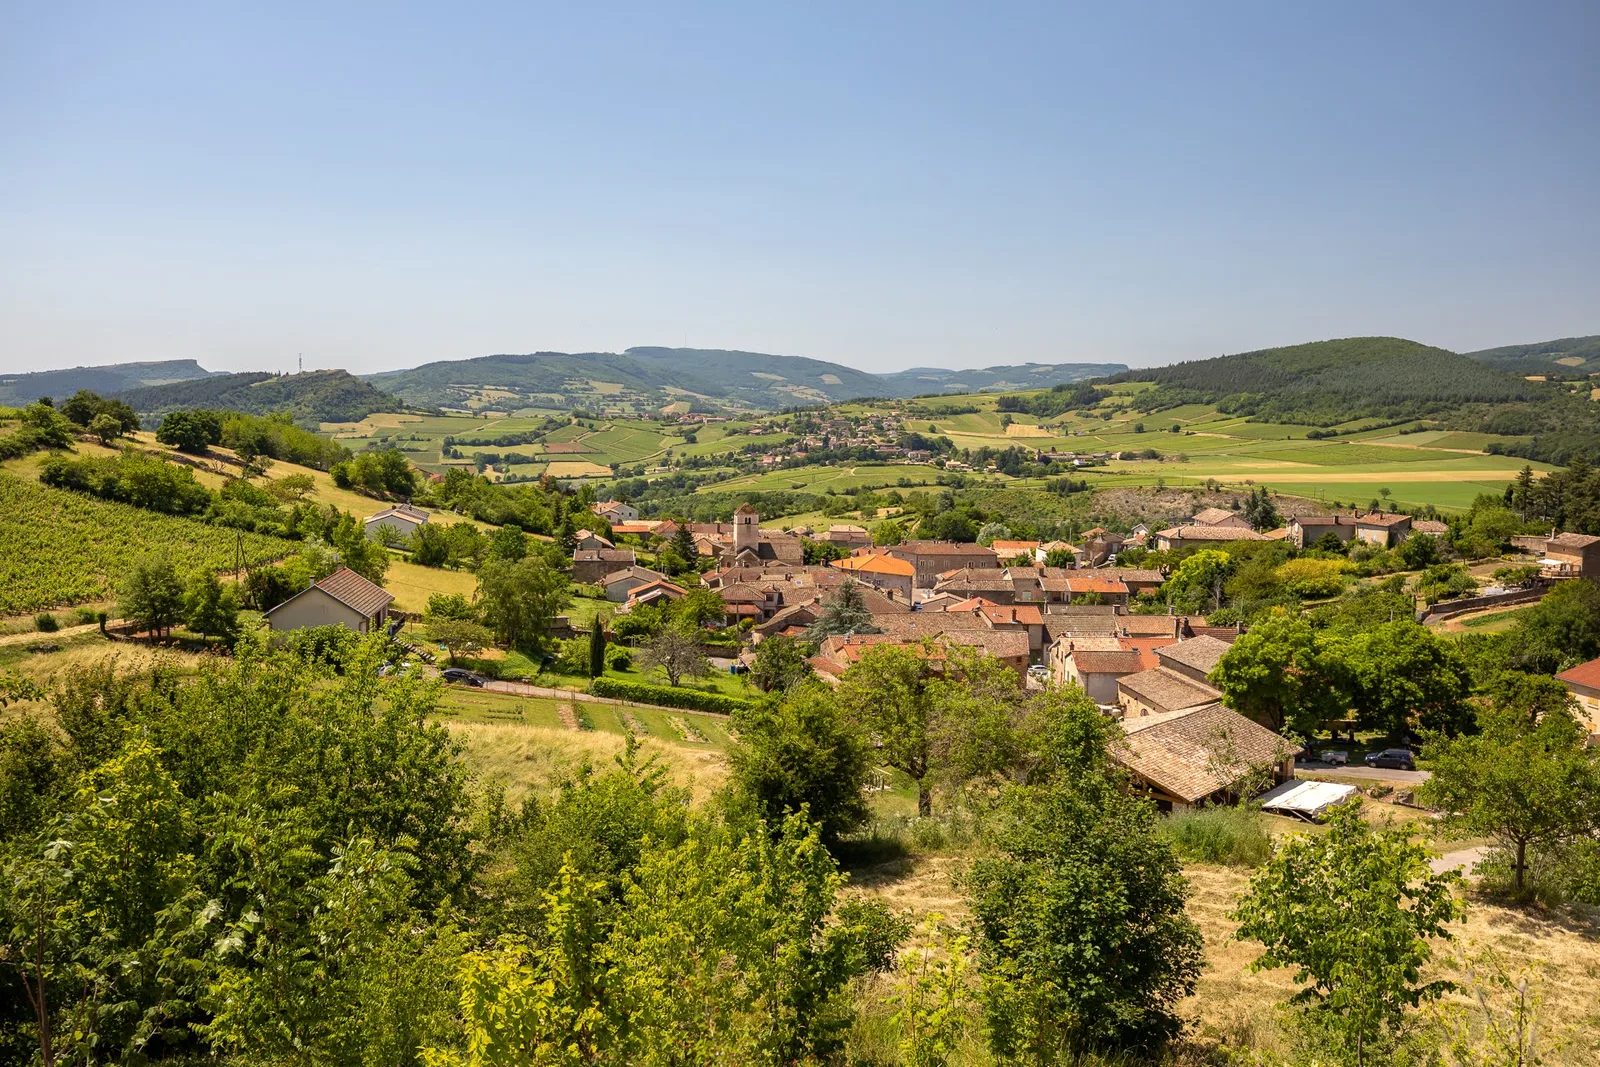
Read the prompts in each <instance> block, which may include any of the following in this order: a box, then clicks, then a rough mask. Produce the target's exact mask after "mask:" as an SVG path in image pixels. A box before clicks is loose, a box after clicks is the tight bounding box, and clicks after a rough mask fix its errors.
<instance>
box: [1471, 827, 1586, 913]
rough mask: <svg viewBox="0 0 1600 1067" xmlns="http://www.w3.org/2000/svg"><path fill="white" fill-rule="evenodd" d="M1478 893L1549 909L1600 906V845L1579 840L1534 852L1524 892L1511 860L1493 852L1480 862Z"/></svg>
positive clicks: (1509, 857) (1499, 852)
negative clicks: (1518, 882) (1519, 890)
mask: <svg viewBox="0 0 1600 1067" xmlns="http://www.w3.org/2000/svg"><path fill="white" fill-rule="evenodd" d="M1477 873H1478V874H1479V875H1481V876H1482V877H1481V879H1480V880H1479V882H1478V891H1479V892H1480V893H1482V894H1483V895H1485V896H1488V897H1491V898H1495V899H1499V900H1510V901H1522V902H1528V903H1536V904H1539V905H1541V906H1543V907H1546V908H1559V907H1565V906H1570V905H1583V906H1587V907H1596V906H1600V842H1596V841H1591V840H1587V839H1583V838H1580V839H1579V840H1577V841H1573V842H1571V843H1570V844H1566V845H1563V846H1561V847H1559V848H1554V849H1549V850H1542V851H1538V852H1534V853H1532V854H1531V856H1530V857H1529V869H1528V874H1527V877H1526V879H1525V884H1524V886H1523V888H1522V891H1521V892H1520V893H1519V892H1518V891H1517V888H1516V873H1515V871H1514V870H1513V868H1512V856H1511V854H1510V853H1509V852H1507V851H1506V850H1505V849H1500V848H1497V849H1493V850H1492V851H1490V852H1489V854H1488V855H1487V856H1485V857H1484V858H1483V860H1482V861H1481V862H1479V864H1478V866H1477Z"/></svg>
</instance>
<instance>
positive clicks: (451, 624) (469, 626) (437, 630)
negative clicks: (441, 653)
mask: <svg viewBox="0 0 1600 1067" xmlns="http://www.w3.org/2000/svg"><path fill="white" fill-rule="evenodd" d="M425 621H426V623H427V632H428V635H429V636H430V637H432V638H433V640H435V641H437V642H438V643H439V644H441V645H443V646H444V648H445V651H446V652H447V653H448V654H449V656H450V662H451V663H455V661H456V657H458V656H471V655H473V654H474V653H478V652H482V651H483V650H484V649H486V648H488V647H489V646H490V645H492V644H493V643H494V634H492V633H491V632H490V631H489V628H488V627H487V626H480V625H479V624H477V623H475V622H473V621H472V620H470V619H452V618H448V617H439V618H429V619H427V620H425Z"/></svg>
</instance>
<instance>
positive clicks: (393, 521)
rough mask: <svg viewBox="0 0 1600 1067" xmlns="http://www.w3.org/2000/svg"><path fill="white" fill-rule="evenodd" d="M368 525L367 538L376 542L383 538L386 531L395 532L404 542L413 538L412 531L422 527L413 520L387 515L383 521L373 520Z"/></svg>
mask: <svg viewBox="0 0 1600 1067" xmlns="http://www.w3.org/2000/svg"><path fill="white" fill-rule="evenodd" d="M366 525H367V536H368V537H371V538H373V539H374V540H376V539H377V538H379V537H382V536H383V531H384V530H393V531H394V532H395V533H397V534H399V535H400V537H401V539H402V540H404V539H406V538H409V537H410V536H411V531H412V530H415V529H416V528H417V527H418V526H421V525H422V523H420V522H417V521H415V520H413V519H407V518H404V517H402V516H400V515H385V516H384V517H383V518H381V519H373V520H371V521H370V522H368V523H367V524H366Z"/></svg>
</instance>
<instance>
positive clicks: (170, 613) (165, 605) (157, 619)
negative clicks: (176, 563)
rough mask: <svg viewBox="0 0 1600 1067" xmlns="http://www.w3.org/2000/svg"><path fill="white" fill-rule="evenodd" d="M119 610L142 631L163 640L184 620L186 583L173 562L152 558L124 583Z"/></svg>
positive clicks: (132, 573)
mask: <svg viewBox="0 0 1600 1067" xmlns="http://www.w3.org/2000/svg"><path fill="white" fill-rule="evenodd" d="M118 608H119V610H120V611H121V612H122V614H123V617H125V618H128V619H131V620H133V623H134V626H135V627H136V628H137V629H139V630H145V631H148V632H149V633H150V634H151V636H153V637H159V636H160V635H161V634H163V633H165V632H167V631H168V630H171V629H172V624H173V623H175V622H177V621H178V620H179V619H181V618H183V583H182V582H180V581H179V580H178V574H177V572H176V571H175V570H173V568H172V563H171V561H170V560H167V559H165V558H152V559H147V560H145V561H144V562H142V563H140V564H138V565H136V566H135V567H134V568H133V570H132V571H131V572H130V573H129V574H128V576H127V578H126V579H124V580H123V583H122V588H121V595H120V597H119V602H118Z"/></svg>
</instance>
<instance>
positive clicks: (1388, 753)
mask: <svg viewBox="0 0 1600 1067" xmlns="http://www.w3.org/2000/svg"><path fill="white" fill-rule="evenodd" d="M1367 766H1368V767H1384V768H1387V769H1389V770H1396V771H1414V770H1416V769H1417V761H1416V759H1415V758H1414V757H1413V756H1412V755H1411V750H1410V749H1409V748H1386V749H1384V750H1383V751H1382V752H1368V753H1367Z"/></svg>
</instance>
